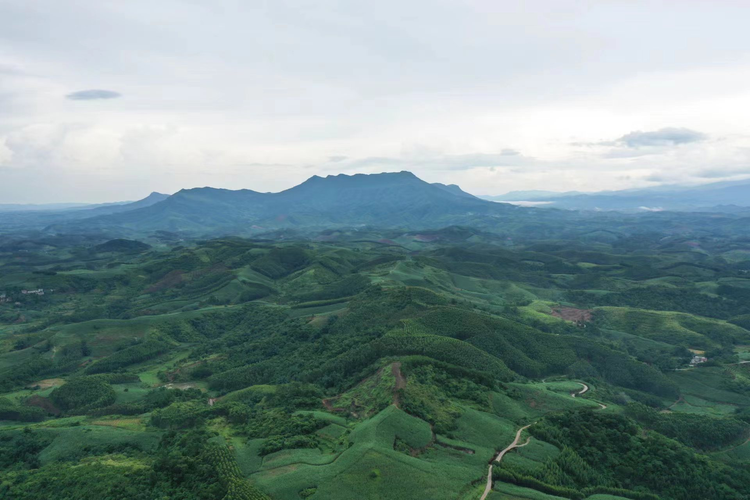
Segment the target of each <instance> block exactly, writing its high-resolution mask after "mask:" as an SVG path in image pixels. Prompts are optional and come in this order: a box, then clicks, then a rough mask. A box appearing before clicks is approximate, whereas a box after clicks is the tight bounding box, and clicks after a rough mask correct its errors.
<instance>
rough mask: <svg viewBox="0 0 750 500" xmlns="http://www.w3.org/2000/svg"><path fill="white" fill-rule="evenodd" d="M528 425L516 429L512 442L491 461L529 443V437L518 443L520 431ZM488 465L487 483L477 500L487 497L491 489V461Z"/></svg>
mask: <svg viewBox="0 0 750 500" xmlns="http://www.w3.org/2000/svg"><path fill="white" fill-rule="evenodd" d="M529 427H531V424H529V425H526V426H524V427H521V428H520V429H518V431H517V432H516V438H515V439H514V440H513V442H512V443H510V444H509V445H508V447H507V448H505V449H504V450H502V451H501V452H500V453H498V454H497V456H495V458H494V459H493V460H492V461H493V462H500V461H501V460H502V459H503V457H504V456H505V454H506V453H508V452H509V451H510V450H513V449H515V448H520V447H522V446H526V445H527V444H529V439H527V440H526V442H525V443H523V444H518V441H519V440H520V439H521V433H522V432H523V431H525V430H526V429H528V428H529ZM489 467H490V469H489V472H488V473H487V485H486V486H485V487H484V493H482V498H480V499H479V500H485V499H486V498H487V495H489V494H490V491H492V464H491V463H490V466H489Z"/></svg>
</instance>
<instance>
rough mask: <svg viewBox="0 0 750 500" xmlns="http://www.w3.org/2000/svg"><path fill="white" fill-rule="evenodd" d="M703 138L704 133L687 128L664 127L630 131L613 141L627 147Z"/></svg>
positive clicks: (704, 136) (675, 142)
mask: <svg viewBox="0 0 750 500" xmlns="http://www.w3.org/2000/svg"><path fill="white" fill-rule="evenodd" d="M705 139H707V136H706V134H704V133H702V132H696V131H695V130H690V129H689V128H677V127H665V128H662V129H659V130H654V131H652V132H642V131H640V130H637V131H635V132H630V133H629V134H625V135H623V136H622V137H620V138H619V139H617V140H616V141H615V143H616V144H622V145H625V146H627V147H629V148H640V147H643V146H646V147H649V146H676V145H679V144H688V143H691V142H699V141H703V140H705Z"/></svg>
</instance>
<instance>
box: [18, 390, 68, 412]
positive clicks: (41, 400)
mask: <svg viewBox="0 0 750 500" xmlns="http://www.w3.org/2000/svg"><path fill="white" fill-rule="evenodd" d="M23 404H24V405H26V406H36V407H37V408H41V409H42V410H44V411H46V412H47V413H49V414H51V415H59V414H60V410H58V409H57V407H56V406H55V405H54V404H53V403H52V401H50V400H49V398H45V397H42V396H37V395H34V396H31V397H30V398H28V399H27V400H26V401H24V403H23Z"/></svg>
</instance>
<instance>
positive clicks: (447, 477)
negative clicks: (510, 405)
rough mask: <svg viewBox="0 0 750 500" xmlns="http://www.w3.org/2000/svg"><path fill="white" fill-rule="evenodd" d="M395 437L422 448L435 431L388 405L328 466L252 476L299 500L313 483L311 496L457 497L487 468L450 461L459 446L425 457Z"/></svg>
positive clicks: (295, 466) (335, 499)
mask: <svg viewBox="0 0 750 500" xmlns="http://www.w3.org/2000/svg"><path fill="white" fill-rule="evenodd" d="M396 437H398V438H399V439H400V440H402V441H403V442H404V443H406V444H407V445H408V446H410V447H412V448H415V449H419V448H423V447H425V446H427V445H429V444H430V442H431V440H432V433H431V431H430V427H429V425H428V424H427V423H426V422H424V421H422V420H419V419H417V418H414V417H411V416H409V415H407V414H406V413H404V412H402V411H401V410H398V409H397V408H396V407H394V406H389V407H388V408H386V409H385V410H383V411H382V412H380V413H378V414H377V415H376V416H375V417H373V418H371V419H369V420H367V421H365V422H362V423H361V424H360V425H359V426H358V427H357V428H356V429H355V430H354V431H353V432H352V434H351V436H350V439H351V441H352V445H351V446H350V447H349V448H347V449H346V450H345V451H343V452H342V453H341V454H340V455H339V456H338V457H337V458H336V459H335V460H334V461H333V462H331V463H330V464H328V465H322V466H321V465H308V464H304V463H290V464H289V465H284V466H281V467H277V468H274V469H270V470H262V471H260V472H258V473H256V474H253V475H252V478H253V480H254V481H255V482H256V483H257V484H258V485H259V486H260V487H261V488H263V489H264V490H265V491H267V492H268V493H269V494H271V496H273V497H274V498H276V499H279V500H286V499H288V500H298V499H299V495H298V492H299V491H302V490H303V489H305V488H312V487H316V488H317V491H316V492H315V494H314V495H313V496H311V497H310V498H313V499H316V498H319V499H326V500H328V499H331V500H339V499H340V500H344V499H346V500H349V499H351V498H378V499H381V498H382V499H392V500H401V499H404V500H406V499H409V500H412V499H414V498H431V499H453V498H456V497H458V496H459V494H460V493H461V491H462V490H463V489H464V488H465V487H466V486H467V484H468V483H469V482H471V480H474V479H479V478H480V475H481V473H482V472H483V469H484V467H474V465H475V464H474V463H473V462H472V463H471V464H470V466H469V467H467V463H466V461H464V462H462V461H460V460H455V461H451V460H450V459H446V458H447V457H448V456H449V455H450V454H451V453H454V452H455V453H460V452H457V451H455V450H449V451H444V450H430V451H429V452H426V453H425V454H424V458H423V457H422V456H420V457H412V456H409V455H408V454H405V453H402V452H399V451H396V450H394V449H393V445H394V441H395V439H396ZM441 454H442V455H441ZM467 457H469V456H468V455H465V454H461V457H460V458H463V459H465V458H467Z"/></svg>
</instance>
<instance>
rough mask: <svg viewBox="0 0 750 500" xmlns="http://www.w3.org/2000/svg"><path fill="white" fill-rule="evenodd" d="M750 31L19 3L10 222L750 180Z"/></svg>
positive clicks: (487, 15)
mask: <svg viewBox="0 0 750 500" xmlns="http://www.w3.org/2000/svg"><path fill="white" fill-rule="evenodd" d="M646 13H647V15H645V14H646ZM176 15H177V16H178V18H179V22H174V21H175V16H176ZM748 16H750V4H747V3H742V2H731V1H729V0H726V1H725V0H717V1H716V2H710V3H709V2H686V3H682V4H681V5H680V9H674V7H673V6H672V5H668V4H666V3H664V4H654V2H649V1H647V0H634V1H631V2H625V3H623V2H594V1H588V0H586V1H580V0H554V1H553V0H541V1H540V2H535V3H534V5H533V8H530V7H529V5H528V4H527V3H525V2H522V1H521V0H509V1H504V2H493V1H490V0H470V1H469V2H461V1H458V0H445V1H440V2H430V1H428V0H413V1H411V2H399V1H396V0H383V1H381V2H377V3H372V2H361V1H359V0H346V1H345V0H321V1H315V2H313V1H309V0H300V1H295V2H292V1H291V0H276V1H274V2H252V1H251V2H235V1H232V0H216V2H193V1H188V0H163V1H161V2H152V1H146V0H132V1H129V2H101V1H95V0H80V1H78V2H74V3H70V2H67V3H65V4H64V5H63V2H46V3H45V9H44V10H40V9H38V8H35V7H34V5H33V2H31V3H29V2H20V1H19V2H0V75H1V77H0V202H2V203H13V202H29V203H33V202H36V203H39V202H58V201H59V202H63V201H91V202H98V201H111V200H113V199H135V198H138V197H142V196H145V195H147V194H148V193H150V192H152V191H163V192H174V191H177V190H179V189H180V188H186V187H193V186H202V185H212V186H217V187H226V188H232V189H238V188H249V189H254V190H258V191H276V190H281V189H285V188H288V187H290V186H291V185H293V184H295V183H299V182H301V181H303V180H305V179H306V178H308V177H310V176H311V175H313V174H329V173H339V172H344V173H356V172H377V171H385V170H395V171H398V170H412V171H414V173H415V174H417V175H419V176H420V177H422V178H424V179H425V180H427V181H431V182H443V183H446V184H459V185H460V186H461V187H462V188H464V189H466V190H468V191H470V192H473V193H476V194H501V193H504V192H507V191H511V190H522V189H554V190H563V191H564V190H579V191H591V190H599V189H623V188H631V187H644V186H652V185H656V184H662V183H700V182H708V181H712V180H726V179H736V178H741V177H743V176H750V169H749V166H750V114H748V113H747V112H746V111H745V110H747V109H750V91H749V90H748V89H750V59H748V58H747V54H748V53H750V37H747V36H746V35H745V32H746V26H745V20H746V19H747V18H748ZM686 33H690V36H686ZM121 96H126V98H123V97H121Z"/></svg>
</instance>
